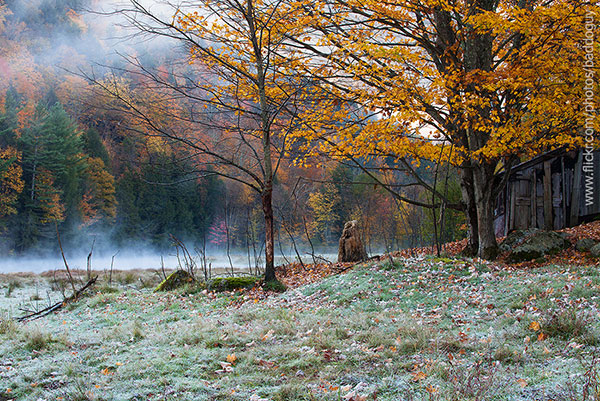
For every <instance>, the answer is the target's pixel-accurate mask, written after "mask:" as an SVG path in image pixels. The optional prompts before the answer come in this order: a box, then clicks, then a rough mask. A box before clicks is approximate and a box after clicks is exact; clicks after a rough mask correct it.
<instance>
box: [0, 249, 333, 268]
mask: <svg viewBox="0 0 600 401" xmlns="http://www.w3.org/2000/svg"><path fill="white" fill-rule="evenodd" d="M320 256H321V257H323V258H325V259H327V260H329V261H332V262H335V261H336V259H337V255H335V254H333V253H326V254H321V255H320ZM111 259H112V255H111V254H99V255H96V254H93V255H92V259H91V264H92V269H93V270H98V271H102V270H109V269H110V265H111ZM286 259H287V260H286ZM162 260H163V263H164V267H165V269H176V268H178V267H179V262H178V260H177V256H176V255H175V254H174V252H173V251H169V252H165V253H164V254H162ZM262 260H264V258H263V259H262ZM262 260H261V263H260V266H262V264H263V263H262ZM296 260H297V258H296V257H295V255H286V256H285V258H284V257H283V256H282V255H281V254H279V255H276V257H275V264H276V265H282V264H286V263H288V262H295V261H296ZM302 260H303V261H304V262H305V263H312V258H311V256H309V255H302ZM195 261H196V262H197V263H198V268H199V267H200V260H199V257H195ZM322 261H323V260H321V262H322ZM67 263H68V264H69V268H71V269H74V270H75V269H82V270H85V269H86V268H87V254H86V253H80V254H77V255H72V256H67ZM250 263H251V265H252V268H253V269H254V259H253V258H252V257H251V260H250ZM182 264H183V261H182ZM207 264H210V265H211V267H212V269H213V270H219V271H222V270H224V269H226V270H231V264H233V268H234V270H235V271H236V272H243V271H247V270H248V255H245V254H241V253H236V254H232V255H231V264H230V262H229V258H228V257H227V255H226V254H225V252H219V253H216V252H213V253H210V254H209V255H208V256H207ZM64 268H65V265H64V263H63V260H62V257H61V256H60V254H58V255H56V256H48V257H33V256H22V257H4V258H2V259H0V273H17V272H32V273H43V272H46V271H53V270H61V269H64ZM160 268H161V254H160V253H156V252H151V251H146V252H135V251H132V250H128V251H122V252H119V253H118V254H117V255H116V256H115V259H114V265H113V269H115V270H131V269H160Z"/></svg>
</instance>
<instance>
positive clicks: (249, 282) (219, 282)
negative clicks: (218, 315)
mask: <svg viewBox="0 0 600 401" xmlns="http://www.w3.org/2000/svg"><path fill="white" fill-rule="evenodd" d="M259 282H260V278H259V277H255V276H240V277H217V278H214V279H212V280H209V281H208V283H207V287H208V288H209V289H210V290H213V291H234V290H238V289H241V288H252V287H254V286H255V285H257V284H258V283H259Z"/></svg>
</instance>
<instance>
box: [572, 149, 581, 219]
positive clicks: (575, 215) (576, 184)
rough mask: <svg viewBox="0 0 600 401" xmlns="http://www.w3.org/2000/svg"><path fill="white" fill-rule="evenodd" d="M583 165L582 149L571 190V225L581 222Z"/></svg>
mask: <svg viewBox="0 0 600 401" xmlns="http://www.w3.org/2000/svg"><path fill="white" fill-rule="evenodd" d="M582 165H583V153H582V152H581V151H580V152H579V155H578V156H577V163H575V171H573V190H572V191H571V196H572V197H571V213H570V219H569V225H570V226H571V227H573V226H575V225H577V224H579V194H580V192H581V169H582V167H583V166H582Z"/></svg>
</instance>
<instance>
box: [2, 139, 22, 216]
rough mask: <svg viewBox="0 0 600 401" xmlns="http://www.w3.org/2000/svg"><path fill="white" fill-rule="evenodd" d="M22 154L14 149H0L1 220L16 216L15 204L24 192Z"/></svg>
mask: <svg viewBox="0 0 600 401" xmlns="http://www.w3.org/2000/svg"><path fill="white" fill-rule="evenodd" d="M20 162H21V154H20V153H19V152H18V151H17V150H16V149H14V148H12V147H7V148H5V149H1V148H0V218H2V217H6V216H8V215H11V214H15V213H16V212H17V210H16V209H15V204H16V202H17V199H18V197H19V194H20V193H21V192H22V191H23V189H24V186H25V182H24V181H23V178H22V176H23V169H22V167H21V164H20Z"/></svg>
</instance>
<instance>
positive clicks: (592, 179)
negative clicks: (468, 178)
mask: <svg viewBox="0 0 600 401" xmlns="http://www.w3.org/2000/svg"><path fill="white" fill-rule="evenodd" d="M582 163H583V157H582V152H562V153H561V152H551V153H548V154H546V155H541V156H539V157H538V158H536V159H533V160H530V161H529V162H526V163H521V164H520V165H519V166H517V167H516V168H515V169H513V171H512V172H511V177H510V178H509V180H508V183H507V186H506V188H505V190H504V191H503V192H502V193H501V194H500V196H499V197H498V200H497V206H496V221H495V229H496V234H497V235H499V236H503V235H506V234H507V233H508V232H510V231H511V230H514V229H526V228H540V229H550V230H552V229H554V230H558V229H561V228H565V227H571V226H574V225H577V224H580V223H581V222H583V221H587V220H591V219H593V218H595V217H597V216H598V215H600V151H597V152H594V165H593V169H592V168H589V169H590V170H592V171H593V175H592V174H586V173H585V172H583V164H582ZM586 186H587V188H588V189H587V191H588V193H587V194H586Z"/></svg>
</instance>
